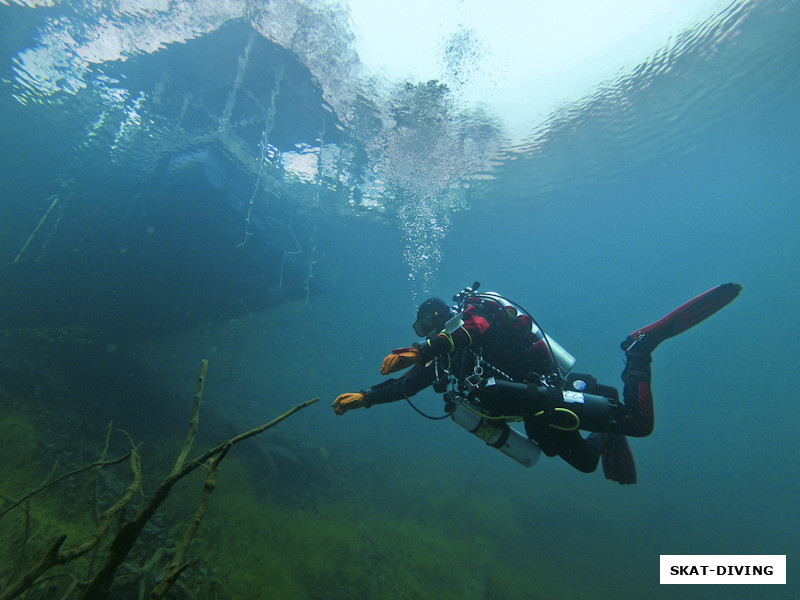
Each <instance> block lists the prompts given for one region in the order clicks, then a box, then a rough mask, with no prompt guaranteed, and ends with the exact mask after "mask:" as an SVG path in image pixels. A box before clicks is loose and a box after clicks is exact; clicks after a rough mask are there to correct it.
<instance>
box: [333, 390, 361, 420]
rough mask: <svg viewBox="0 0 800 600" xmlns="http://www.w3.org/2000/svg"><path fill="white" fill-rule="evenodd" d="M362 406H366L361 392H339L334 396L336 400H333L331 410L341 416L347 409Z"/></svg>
mask: <svg viewBox="0 0 800 600" xmlns="http://www.w3.org/2000/svg"><path fill="white" fill-rule="evenodd" d="M363 406H366V404H365V402H364V394H363V393H361V392H357V393H355V394H340V395H339V396H337V397H336V400H334V401H333V412H335V413H336V414H337V415H340V416H341V415H343V414H344V413H346V412H347V411H348V410H353V409H354V408H362V407H363Z"/></svg>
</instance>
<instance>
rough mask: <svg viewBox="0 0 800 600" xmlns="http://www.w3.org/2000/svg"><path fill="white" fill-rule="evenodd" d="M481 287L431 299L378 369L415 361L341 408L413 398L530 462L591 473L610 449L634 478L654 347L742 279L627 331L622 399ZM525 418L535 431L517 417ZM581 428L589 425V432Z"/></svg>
mask: <svg viewBox="0 0 800 600" xmlns="http://www.w3.org/2000/svg"><path fill="white" fill-rule="evenodd" d="M479 287H480V283H479V282H475V283H474V284H473V285H472V286H471V287H466V288H464V289H463V290H462V291H461V292H460V293H459V294H456V295H455V296H453V300H454V302H456V304H455V305H454V306H450V305H448V304H447V303H446V302H445V301H444V300H442V299H440V298H429V299H427V300H425V301H424V302H423V303H422V304H421V305H420V306H419V309H418V310H417V320H416V321H415V322H414V332H415V333H416V334H417V335H418V336H419V337H420V338H423V339H422V341H421V342H416V343H414V344H413V345H412V346H411V347H409V348H399V349H397V350H393V351H392V353H391V354H389V355H388V356H387V357H386V358H385V359H384V360H383V363H382V364H381V368H380V372H381V374H382V375H388V374H390V373H395V372H397V371H401V370H403V369H407V368H408V367H411V368H410V369H409V370H408V371H406V372H405V373H404V374H403V375H402V376H401V377H399V378H392V379H388V380H387V381H384V382H383V383H379V384H377V385H374V386H372V387H371V388H369V389H367V390H362V391H360V392H355V393H345V394H341V395H339V396H338V397H337V398H336V400H334V402H333V410H334V412H335V413H336V414H337V415H343V414H344V413H346V412H347V411H349V410H353V409H356V408H362V407H363V408H369V407H371V406H373V405H375V404H384V403H387V402H395V401H397V400H402V399H405V400H407V401H408V402H409V404H411V406H412V407H413V408H414V409H415V410H417V412H420V413H421V414H423V415H424V416H426V417H429V418H446V417H451V418H452V419H453V421H455V422H456V423H458V424H459V425H461V426H462V427H464V428H465V429H467V430H468V431H470V432H471V433H473V434H475V435H476V436H478V437H479V438H481V439H482V440H483V441H484V442H486V443H487V444H488V445H491V446H493V447H495V448H497V449H499V450H500V451H502V452H504V453H505V454H507V455H508V456H510V457H511V458H514V459H515V460H517V461H518V462H520V463H521V464H523V465H525V466H528V467H530V466H532V465H533V464H534V463H535V462H536V460H537V459H538V458H539V454H540V452H544V453H545V455H547V456H551V457H552V456H560V457H561V458H563V459H564V460H565V461H567V462H568V463H569V464H570V465H572V466H573V467H575V468H576V469H578V470H579V471H583V472H585V473H591V472H593V471H594V470H595V469H596V468H597V465H598V462H599V461H600V459H601V458H602V463H603V472H604V474H605V476H606V478H607V479H610V480H612V481H616V482H618V483H620V484H633V483H636V467H635V464H634V460H633V454H632V453H631V450H630V446H629V445H628V442H627V436H631V437H645V436H647V435H650V433H651V432H652V431H653V396H652V393H651V389H650V381H651V372H650V363H651V354H652V352H653V350H655V348H656V347H657V346H658V345H659V344H660V343H661V342H663V341H664V340H666V339H668V338H671V337H673V336H676V335H678V334H680V333H682V332H684V331H686V330H687V329H689V328H690V327H693V326H695V325H697V324H698V323H700V322H701V321H703V320H705V319H707V318H708V317H710V316H711V315H713V314H714V313H715V312H717V311H718V310H720V309H721V308H723V307H724V306H726V305H727V304H728V303H730V302H731V301H733V300H734V299H735V298H736V297H737V296H738V295H739V292H741V290H742V287H741V286H740V285H738V284H735V283H726V284H723V285H719V286H716V287H714V288H711V289H710V290H708V291H706V292H704V293H702V294H700V295H699V296H696V297H695V298H692V299H691V300H689V301H688V302H685V303H684V304H682V305H681V306H679V307H678V308H676V309H675V310H673V311H672V312H670V313H669V314H667V315H666V316H665V317H663V318H661V319H659V320H658V321H655V322H654V323H651V324H650V325H647V326H646V327H642V328H640V329H637V330H635V331H634V332H633V333H631V334H630V335H629V336H628V337H627V338H625V340H624V341H623V342H622V344H621V348H622V350H623V352H625V357H626V365H625V369H624V370H623V372H622V382H623V388H622V401H620V399H619V392H618V391H617V389H616V388H614V387H612V386H607V385H602V384H600V383H598V382H597V380H596V379H595V378H594V377H592V376H591V375H588V374H580V373H571V370H572V367H573V365H574V364H575V358H574V357H573V356H572V355H570V354H569V352H567V351H566V350H564V348H562V347H561V346H560V345H559V344H558V343H557V342H556V341H555V340H553V339H552V338H551V337H550V336H548V335H546V334H545V333H544V332H543V331H542V329H541V328H540V327H539V326H538V324H537V323H536V321H535V320H534V319H533V317H531V315H530V313H528V312H527V311H526V310H525V309H524V308H522V307H521V306H520V305H519V304H517V303H515V302H513V301H511V300H508V299H506V298H504V297H502V296H500V295H499V294H496V293H494V292H479V291H478V288H479ZM428 386H433V389H434V391H436V392H438V393H440V394H443V397H444V400H445V414H444V415H442V416H440V417H432V416H430V415H426V414H425V413H422V411H420V410H419V409H418V408H417V407H416V406H415V405H414V404H413V403H412V402H411V400H410V399H409V398H410V397H411V396H413V395H415V394H416V393H418V392H419V391H421V390H423V389H425V388H427V387H428ZM520 421H521V422H522V423H524V427H525V433H526V434H527V435H523V434H522V433H521V432H520V431H518V430H517V429H516V428H514V427H511V426H510V425H509V423H510V422H520ZM581 430H583V431H587V432H589V435H588V436H587V437H585V438H584V437H583V435H581V433H580V431H581Z"/></svg>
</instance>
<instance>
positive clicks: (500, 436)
mask: <svg viewBox="0 0 800 600" xmlns="http://www.w3.org/2000/svg"><path fill="white" fill-rule="evenodd" d="M471 407H472V404H470V403H469V402H466V401H464V402H462V403H461V404H456V405H455V406H454V408H453V410H452V412H451V413H450V417H451V418H452V419H453V421H455V422H456V423H458V424H459V425H461V427H463V428H464V429H466V430H467V431H469V432H470V433H472V434H473V435H475V436H477V437H479V438H480V439H482V440H483V441H484V442H486V444H487V445H489V446H491V447H492V448H497V449H498V450H500V452H502V453H503V454H505V455H506V456H510V457H511V458H513V459H514V460H515V461H517V462H518V463H519V464H521V465H523V466H525V467H532V466H533V465H535V464H536V461H537V460H539V454H541V452H542V451H541V450H540V449H539V446H538V445H537V444H536V442H534V441H533V440H529V439H528V438H527V437H526V436H524V435H522V434H521V433H520V432H519V431H517V430H516V429H514V428H513V427H511V426H509V425H508V423H505V422H503V421H500V422H496V421H494V420H492V419H487V418H485V417H483V416H481V415H480V414H479V413H478V412H476V410H475V409H473V408H471Z"/></svg>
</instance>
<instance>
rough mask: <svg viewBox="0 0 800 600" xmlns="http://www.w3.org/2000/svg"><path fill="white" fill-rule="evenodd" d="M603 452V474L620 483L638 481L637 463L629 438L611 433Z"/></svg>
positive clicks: (626, 483) (604, 443) (625, 483)
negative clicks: (634, 459)
mask: <svg viewBox="0 0 800 600" xmlns="http://www.w3.org/2000/svg"><path fill="white" fill-rule="evenodd" d="M601 452H602V453H603V474H604V475H605V476H606V479H610V480H611V481H616V482H617V483H619V484H620V485H628V484H633V483H636V463H634V461H633V452H631V447H630V446H629V445H628V438H626V437H625V436H624V435H619V434H616V433H612V434H610V435H609V436H608V437H607V438H606V440H605V442H603V447H602V450H601Z"/></svg>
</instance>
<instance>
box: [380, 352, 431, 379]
mask: <svg viewBox="0 0 800 600" xmlns="http://www.w3.org/2000/svg"><path fill="white" fill-rule="evenodd" d="M421 358H422V355H421V354H420V352H419V349H418V348H417V347H416V346H412V347H411V348H398V349H397V350H392V353H391V354H390V355H389V356H387V357H386V358H384V359H383V363H382V364H381V375H388V374H389V373H394V372H395V371H402V370H403V369H405V368H406V367H410V366H411V365H415V364H417V363H418V362H419V361H420V359H421Z"/></svg>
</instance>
